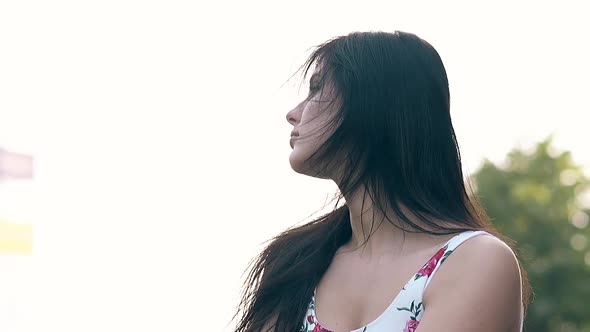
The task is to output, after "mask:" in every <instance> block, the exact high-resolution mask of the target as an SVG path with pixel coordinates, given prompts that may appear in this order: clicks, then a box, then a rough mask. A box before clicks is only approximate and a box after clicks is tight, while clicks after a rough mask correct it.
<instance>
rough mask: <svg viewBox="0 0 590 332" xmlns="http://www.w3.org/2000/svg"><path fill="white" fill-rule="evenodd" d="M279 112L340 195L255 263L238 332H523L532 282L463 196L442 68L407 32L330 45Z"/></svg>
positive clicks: (294, 157) (309, 161) (296, 151)
mask: <svg viewBox="0 0 590 332" xmlns="http://www.w3.org/2000/svg"><path fill="white" fill-rule="evenodd" d="M312 67H313V69H314V72H313V75H312V76H311V79H310V90H309V96H307V98H306V99H305V100H303V101H302V102H301V103H299V105H297V106H296V107H295V108H294V109H293V110H291V111H289V112H288V114H287V121H289V123H290V124H292V125H293V131H292V132H291V147H292V148H293V151H292V153H291V156H290V159H289V161H290V164H291V167H292V168H293V170H295V171H296V172H299V173H301V174H305V175H309V176H313V177H317V178H323V179H331V180H333V181H335V182H336V184H337V185H338V187H339V189H340V194H341V196H340V197H339V200H340V198H344V201H345V203H344V204H341V205H340V206H338V202H337V203H336V207H335V209H334V211H332V212H331V213H329V214H327V215H324V216H322V217H320V218H318V219H316V220H314V221H312V222H310V223H307V224H305V225H303V226H299V227H295V228H291V229H288V230H286V231H285V232H283V233H282V234H280V235H278V236H276V237H275V238H274V239H273V240H272V241H271V243H270V244H269V245H268V246H267V247H266V249H265V250H264V251H263V252H262V253H261V254H260V255H259V256H258V258H257V259H256V260H255V261H254V262H253V265H252V268H251V270H250V273H249V275H248V279H247V280H246V284H245V287H244V294H243V298H242V301H241V303H240V305H239V307H238V312H237V314H236V316H237V315H239V314H241V318H240V319H239V321H238V324H237V328H236V331H238V332H246V331H248V332H260V331H263V332H266V331H281V332H285V331H289V332H290V331H293V332H296V331H304V332H311V331H314V332H317V331H324V332H327V331H335V332H342V331H344V332H350V331H353V332H362V331H366V332H385V331H387V332H402V331H403V332H412V331H417V332H434V331H454V332H459V331H479V332H486V331H490V332H492V331H493V332H497V331H520V330H522V322H523V316H524V313H525V311H526V305H527V303H528V297H529V296H528V295H529V287H528V283H527V282H526V276H525V273H524V271H523V270H522V269H521V268H520V267H519V263H518V260H517V258H516V256H515V254H514V252H513V250H512V249H511V248H510V247H509V246H508V245H507V244H506V242H505V241H506V239H505V238H504V237H502V236H501V235H500V234H499V233H498V232H497V231H496V230H495V229H494V228H493V226H492V225H491V224H490V221H489V218H488V217H487V215H486V214H485V212H484V211H483V209H482V208H481V207H480V205H479V204H478V202H477V199H476V197H475V196H474V195H471V194H469V193H468V191H467V190H466V185H465V183H464V178H463V174H462V170H461V159H460V154H459V148H458V145H457V139H456V136H455V132H454V130H453V126H452V123H451V116H450V112H449V111H450V103H449V100H450V99H449V85H448V81H447V75H446V72H445V69H444V66H443V63H442V61H441V59H440V57H439V55H438V53H437V52H436V50H435V49H434V48H433V47H432V46H431V45H430V44H428V43H427V42H426V41H424V40H422V39H420V38H418V37H417V36H415V35H413V34H409V33H404V32H395V33H385V32H364V33H351V34H349V35H347V36H341V37H337V38H334V39H331V40H329V41H327V42H326V43H324V44H322V45H320V46H319V47H317V48H316V49H315V51H314V52H313V53H312V54H311V56H310V57H309V59H308V60H307V61H306V63H305V64H304V65H303V66H302V68H304V69H305V71H304V78H305V77H307V74H308V71H309V70H310V68H312Z"/></svg>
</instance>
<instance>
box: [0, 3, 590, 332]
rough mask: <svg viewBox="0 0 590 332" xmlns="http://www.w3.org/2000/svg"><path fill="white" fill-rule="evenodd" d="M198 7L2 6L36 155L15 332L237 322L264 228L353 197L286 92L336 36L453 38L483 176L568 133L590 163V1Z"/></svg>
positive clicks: (15, 262)
mask: <svg viewBox="0 0 590 332" xmlns="http://www.w3.org/2000/svg"><path fill="white" fill-rule="evenodd" d="M195 3H197V2H195V1H130V0H116V1H114V0H112V1H94V2H88V1H5V2H2V3H0V146H3V147H5V148H8V149H13V150H16V151H19V152H25V153H32V154H34V156H35V158H36V179H35V189H34V194H32V195H31V198H30V201H27V202H26V203H23V202H22V201H21V202H15V203H14V204H15V206H21V207H23V208H22V211H21V213H22V215H23V216H27V218H32V219H33V226H34V233H35V234H34V253H33V255H32V256H30V257H0V271H1V272H0V291H3V290H4V291H6V290H10V293H9V294H10V296H8V297H2V298H0V330H2V331H7V332H12V331H19V332H20V331H58V330H59V331H62V332H66V331H67V332H69V331H88V332H91V331H101V332H102V331H194V330H205V331H221V330H224V328H225V326H226V324H227V322H228V320H229V318H230V317H231V314H232V312H233V308H234V306H235V305H236V304H237V300H238V290H239V287H240V283H241V275H240V274H241V272H242V271H243V269H244V268H245V267H246V264H247V263H248V261H249V259H250V258H252V257H253V256H254V255H255V254H256V253H258V252H259V250H260V249H261V246H260V244H261V243H262V241H264V240H266V239H268V238H270V237H271V236H273V235H275V234H276V233H278V232H279V231H281V230H283V229H284V228H285V227H287V226H289V225H292V224H294V223H297V222H299V221H302V220H303V219H304V218H305V217H307V216H308V215H309V214H310V213H312V212H314V211H315V210H317V209H318V208H321V205H322V204H323V203H324V201H325V200H326V197H328V195H331V193H332V192H333V191H334V190H335V187H334V186H333V185H332V184H330V183H328V182H325V181H320V180H316V179H312V178H307V177H304V176H301V175H298V174H296V173H294V172H292V171H291V169H290V167H289V163H288V155H289V153H290V149H291V148H290V146H289V134H290V131H291V129H292V128H291V126H290V125H289V124H288V123H287V122H286V120H285V114H286V112H287V111H288V110H290V109H291V108H292V107H293V106H294V105H295V104H296V102H297V101H298V100H299V98H300V97H301V94H303V93H304V92H305V90H304V89H302V90H301V94H298V90H297V84H296V82H295V81H293V82H291V83H289V84H287V85H285V86H283V87H281V86H282V85H283V83H285V82H286V80H287V79H288V78H289V77H290V75H291V74H293V72H294V70H295V69H296V68H297V67H298V66H299V65H300V64H301V63H302V61H303V60H304V59H305V57H306V56H307V54H308V50H309V48H310V47H312V46H314V45H316V44H319V43H321V42H323V41H325V40H326V39H328V38H330V37H333V36H336V35H342V34H347V33H349V32H352V31H366V30H384V31H394V30H402V31H407V32H412V33H415V34H417V35H418V36H420V37H422V38H424V39H426V40H427V41H428V42H430V43H431V44H432V45H433V46H434V47H435V48H436V49H437V50H438V51H439V53H440V55H441V57H442V59H443V62H444V63H445V65H446V69H447V72H448V76H449V80H450V88H451V96H452V114H453V121H454V125H455V129H456V132H457V135H458V139H459V143H460V146H461V148H462V154H463V158H464V161H465V164H466V165H465V166H466V169H467V170H468V171H475V170H476V169H477V167H478V166H479V163H480V161H481V160H482V158H484V157H488V158H491V159H493V160H495V161H500V160H502V158H503V157H504V156H505V154H506V153H507V152H508V151H509V150H510V149H511V148H513V147H515V146H519V145H520V146H523V147H530V146H532V144H533V143H535V142H537V141H539V140H541V139H544V138H545V137H547V136H548V135H550V134H552V133H553V134H554V135H555V143H556V145H557V146H558V147H559V148H563V149H568V150H571V151H572V152H573V156H574V159H575V160H576V161H578V162H580V163H583V164H584V165H585V167H586V169H588V170H590V154H589V153H588V150H587V147H586V144H587V142H588V139H587V137H586V136H587V134H586V133H587V129H588V126H587V121H584V119H586V118H587V114H585V113H586V112H588V111H590V99H589V98H588V90H589V84H590V79H589V77H590V63H589V62H588V59H590V50H589V49H588V47H587V43H586V42H584V41H585V40H587V38H588V33H589V32H590V23H589V22H590V21H588V19H587V18H588V9H587V7H584V5H583V2H582V1H578V2H574V1H561V2H559V6H557V2H555V1H553V2H551V4H549V2H543V1H534V2H533V1H530V2H529V1H518V2H517V1H493V2H489V5H482V4H481V2H474V1H464V2H458V1H432V2H430V3H427V2H416V1H414V2H411V1H403V2H401V1H383V2H375V1H363V2H360V1H356V2H350V3H349V2H343V1H322V2H319V1H295V2H293V1H292V2H286V3H279V2H276V1H274V2H271V1H267V2H263V1H231V2H221V1H219V2H211V1H209V2H204V3H207V5H197V4H195ZM588 174H590V172H588ZM4 196H5V194H3V196H2V197H4ZM8 196H10V195H9V194H8ZM21 196H22V195H21ZM22 199H23V200H26V198H22ZM7 209H9V208H7ZM13 210H14V209H13ZM31 211H34V212H31ZM12 212H13V211H12V210H11V213H12ZM1 214H2V210H0V216H2V215H1ZM17 214H18V213H17ZM11 215H12V214H11ZM3 324H4V325H3ZM226 331H229V328H227V329H226Z"/></svg>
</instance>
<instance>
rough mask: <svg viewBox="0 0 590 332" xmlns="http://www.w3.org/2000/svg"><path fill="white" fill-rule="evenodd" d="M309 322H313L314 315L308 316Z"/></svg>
mask: <svg viewBox="0 0 590 332" xmlns="http://www.w3.org/2000/svg"><path fill="white" fill-rule="evenodd" d="M307 322H308V323H309V324H311V323H313V316H312V315H309V316H307Z"/></svg>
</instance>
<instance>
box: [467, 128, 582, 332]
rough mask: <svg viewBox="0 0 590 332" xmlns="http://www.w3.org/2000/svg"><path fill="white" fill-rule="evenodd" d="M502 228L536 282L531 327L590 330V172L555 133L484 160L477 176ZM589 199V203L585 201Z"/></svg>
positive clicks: (481, 196) (477, 183)
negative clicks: (561, 147) (558, 144)
mask: <svg viewBox="0 0 590 332" xmlns="http://www.w3.org/2000/svg"><path fill="white" fill-rule="evenodd" d="M472 182H473V183H474V184H475V186H476V188H477V195H478V196H479V199H480V200H481V202H482V204H483V205H484V207H485V209H486V211H487V212H488V214H489V215H490V217H491V218H492V220H493V222H494V224H495V225H496V227H497V228H498V229H499V230H500V231H501V232H502V233H503V234H505V235H507V236H508V237H510V238H511V239H513V240H515V241H516V244H517V246H518V247H519V252H520V257H521V260H522V262H523V266H524V268H525V269H526V271H527V273H528V277H529V280H530V282H531V286H532V287H533V302H532V304H531V305H530V307H529V311H528V316H527V319H526V323H525V331H535V332H542V331H551V332H553V331H584V332H587V331H590V240H589V238H590V226H589V220H588V219H589V218H588V215H589V214H590V209H588V206H587V205H586V206H584V202H582V201H581V197H582V194H583V193H584V192H585V191H586V190H587V187H588V183H589V181H588V178H587V177H585V175H584V174H583V172H582V169H581V168H580V167H579V166H577V165H576V164H575V163H574V162H573V161H572V157H571V154H570V152H560V151H557V152H556V151H555V148H554V147H553V146H552V145H551V138H548V139H546V140H545V141H543V142H541V143H539V144H538V145H537V146H536V148H535V149H534V150H533V151H523V150H520V149H515V150H513V151H512V152H510V154H509V155H508V157H507V159H506V161H505V163H504V164H503V165H494V164H493V163H491V162H489V161H487V160H486V161H485V162H484V164H483V166H482V167H481V168H480V169H479V170H478V171H477V172H476V173H475V174H474V179H473V181H472ZM586 204H587V203H586Z"/></svg>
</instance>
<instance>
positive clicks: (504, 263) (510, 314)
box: [424, 235, 522, 328]
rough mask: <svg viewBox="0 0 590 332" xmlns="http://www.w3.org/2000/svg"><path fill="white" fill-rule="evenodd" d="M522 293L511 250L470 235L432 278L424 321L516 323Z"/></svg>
mask: <svg viewBox="0 0 590 332" xmlns="http://www.w3.org/2000/svg"><path fill="white" fill-rule="evenodd" d="M521 294H522V290H521V276H520V267H519V264H518V260H517V258H516V256H515V254H514V252H513V251H512V249H511V248H510V247H509V246H508V245H507V244H506V243H505V242H503V241H502V240H501V239H499V238H497V237H495V236H489V235H488V236H473V237H471V238H469V239H468V240H465V241H461V243H460V245H458V246H457V247H456V248H455V249H454V250H453V254H452V255H449V256H448V257H447V259H446V260H445V263H444V265H443V266H442V267H441V268H440V271H438V272H437V274H436V275H434V276H433V279H432V280H431V282H430V284H429V286H428V288H427V289H426V290H425V292H424V306H425V307H428V311H427V312H428V314H427V315H428V316H429V317H426V316H425V318H426V319H427V321H428V320H434V321H436V322H440V321H441V320H442V317H448V318H451V317H454V316H457V317H455V318H457V319H458V320H452V321H461V320H460V319H461V317H463V318H465V319H467V317H469V316H471V317H472V319H473V317H477V320H478V321H479V322H477V321H474V322H471V323H470V324H483V325H482V326H484V325H486V324H488V323H489V324H492V323H490V322H493V321H494V319H503V320H510V321H518V320H519V317H520V308H521V305H522V298H521ZM449 316H451V317H449ZM458 316H461V317H458ZM448 328H452V327H451V326H449V327H448Z"/></svg>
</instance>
